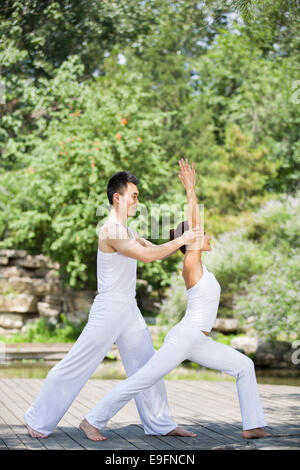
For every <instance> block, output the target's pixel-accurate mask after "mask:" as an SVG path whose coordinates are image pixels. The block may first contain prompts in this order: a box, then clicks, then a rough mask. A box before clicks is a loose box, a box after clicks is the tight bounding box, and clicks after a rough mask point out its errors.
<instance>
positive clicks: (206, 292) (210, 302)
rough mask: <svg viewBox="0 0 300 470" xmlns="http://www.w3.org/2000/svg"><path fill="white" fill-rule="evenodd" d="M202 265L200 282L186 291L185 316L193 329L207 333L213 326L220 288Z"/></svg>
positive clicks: (213, 276) (211, 274) (210, 273)
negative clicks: (193, 326) (192, 324)
mask: <svg viewBox="0 0 300 470" xmlns="http://www.w3.org/2000/svg"><path fill="white" fill-rule="evenodd" d="M202 265H203V274H202V277H201V278H200V280H199V281H198V282H197V283H196V284H195V285H194V286H193V287H191V288H190V289H187V291H186V293H187V309H186V314H185V316H186V317H187V318H189V319H190V320H191V321H192V323H194V325H195V327H197V328H199V329H200V330H203V331H207V332H208V333H209V332H210V330H211V329H212V327H213V326H214V324H215V321H216V318H217V313H218V307H219V302H220V293H221V286H220V284H219V283H218V281H217V279H216V278H215V275H214V274H213V273H212V272H210V271H208V270H207V268H206V266H205V264H202Z"/></svg>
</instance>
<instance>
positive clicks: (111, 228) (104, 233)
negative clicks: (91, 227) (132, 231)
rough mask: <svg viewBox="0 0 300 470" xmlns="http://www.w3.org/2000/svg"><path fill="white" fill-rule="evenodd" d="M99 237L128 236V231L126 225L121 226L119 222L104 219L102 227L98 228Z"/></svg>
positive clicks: (114, 237)
mask: <svg viewBox="0 0 300 470" xmlns="http://www.w3.org/2000/svg"><path fill="white" fill-rule="evenodd" d="M99 237H100V238H111V239H116V238H128V232H127V230H126V227H123V226H122V225H120V224H116V223H115V222H112V221H111V220H106V221H105V222H104V224H103V225H102V227H101V228H100V230H99Z"/></svg>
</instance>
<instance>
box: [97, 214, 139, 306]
mask: <svg viewBox="0 0 300 470" xmlns="http://www.w3.org/2000/svg"><path fill="white" fill-rule="evenodd" d="M108 221H112V222H115V223H116V224H118V225H121V227H125V226H124V225H122V224H120V223H119V222H117V221H116V220H114V219H109V218H108V219H107V221H106V222H108ZM125 228H128V229H129V230H130V233H131V234H132V238H133V239H135V236H134V232H133V230H132V229H131V228H130V227H125ZM136 269H137V260H136V259H134V258H129V257H128V256H124V255H122V254H121V253H119V252H118V251H116V252H114V253H104V252H103V251H101V250H100V249H99V246H98V251H97V289H98V294H97V295H96V297H95V299H94V300H101V299H104V298H107V297H109V298H111V299H112V300H118V299H121V300H122V299H124V300H134V299H135V296H136Z"/></svg>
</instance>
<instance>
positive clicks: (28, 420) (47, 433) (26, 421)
mask: <svg viewBox="0 0 300 470" xmlns="http://www.w3.org/2000/svg"><path fill="white" fill-rule="evenodd" d="M23 419H24V423H25V424H27V425H28V426H29V427H31V429H34V431H36V432H40V433H41V434H44V435H46V436H49V434H51V432H49V431H43V430H42V431H41V430H40V429H37V427H36V426H35V425H34V424H32V423H30V419H28V418H27V417H26V415H24V417H23Z"/></svg>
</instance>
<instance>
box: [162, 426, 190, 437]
mask: <svg viewBox="0 0 300 470" xmlns="http://www.w3.org/2000/svg"><path fill="white" fill-rule="evenodd" d="M165 436H183V437H197V434H195V433H193V432H190V431H186V430H185V429H183V428H181V427H180V426H177V428H175V429H173V431H170V432H168V434H165Z"/></svg>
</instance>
